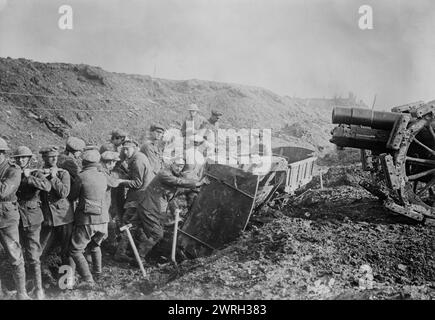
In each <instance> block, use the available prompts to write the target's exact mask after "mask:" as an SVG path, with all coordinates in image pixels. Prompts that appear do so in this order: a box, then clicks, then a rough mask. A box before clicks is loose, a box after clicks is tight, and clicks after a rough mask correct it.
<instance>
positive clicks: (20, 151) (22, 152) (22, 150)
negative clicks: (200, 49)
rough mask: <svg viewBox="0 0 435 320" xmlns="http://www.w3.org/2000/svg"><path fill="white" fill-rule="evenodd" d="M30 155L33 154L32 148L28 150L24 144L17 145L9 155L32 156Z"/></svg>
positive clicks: (13, 156)
mask: <svg viewBox="0 0 435 320" xmlns="http://www.w3.org/2000/svg"><path fill="white" fill-rule="evenodd" d="M32 156H33V153H32V150H30V149H29V148H27V147H26V146H19V147H18V148H16V149H15V150H14V154H13V155H11V157H12V158H17V157H32Z"/></svg>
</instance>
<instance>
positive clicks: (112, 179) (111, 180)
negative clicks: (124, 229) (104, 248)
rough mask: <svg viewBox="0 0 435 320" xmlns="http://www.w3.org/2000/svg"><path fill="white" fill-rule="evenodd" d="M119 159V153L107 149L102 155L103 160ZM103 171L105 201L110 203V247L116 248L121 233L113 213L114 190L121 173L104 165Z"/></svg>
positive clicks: (108, 241) (108, 240)
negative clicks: (105, 186) (105, 185)
mask: <svg viewBox="0 0 435 320" xmlns="http://www.w3.org/2000/svg"><path fill="white" fill-rule="evenodd" d="M110 160H113V161H118V160H119V157H118V153H116V152H111V151H106V152H104V153H103V154H102V155H101V161H110ZM101 172H102V173H104V175H105V176H106V179H107V189H106V196H105V203H106V204H108V205H109V223H108V236H107V241H106V243H108V246H109V247H112V248H116V246H117V241H116V238H117V235H118V233H119V226H118V225H117V219H116V215H113V214H112V213H113V211H112V210H113V205H112V192H113V190H114V189H115V188H117V187H118V185H119V175H118V173H117V172H114V171H113V170H112V171H109V170H108V169H107V168H105V167H104V166H102V167H101Z"/></svg>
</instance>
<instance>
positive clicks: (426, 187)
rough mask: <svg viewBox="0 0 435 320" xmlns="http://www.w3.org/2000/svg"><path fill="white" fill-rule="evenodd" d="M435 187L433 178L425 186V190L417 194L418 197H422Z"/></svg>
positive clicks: (434, 178)
mask: <svg viewBox="0 0 435 320" xmlns="http://www.w3.org/2000/svg"><path fill="white" fill-rule="evenodd" d="M433 185H435V177H433V178H432V179H431V180H430V181H429V182H428V183H427V184H426V185H425V186H424V188H423V189H421V190H420V191H418V192H417V195H418V196H419V195H421V194H423V193H424V192H426V191H427V190H429V189H430V188H431V187H432V186H433Z"/></svg>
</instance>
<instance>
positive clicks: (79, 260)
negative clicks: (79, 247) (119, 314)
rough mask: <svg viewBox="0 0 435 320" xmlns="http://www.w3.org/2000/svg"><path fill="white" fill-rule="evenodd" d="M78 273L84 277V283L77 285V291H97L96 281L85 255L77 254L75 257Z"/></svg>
mask: <svg viewBox="0 0 435 320" xmlns="http://www.w3.org/2000/svg"><path fill="white" fill-rule="evenodd" d="M72 257H73V259H74V262H75V265H76V269H77V272H78V273H79V275H80V276H81V277H82V282H81V283H79V284H78V285H77V289H84V290H93V289H95V281H94V278H93V277H92V274H91V271H90V270H89V264H88V262H87V261H86V258H85V256H84V255H83V254H81V253H77V254H74V255H73V256H72Z"/></svg>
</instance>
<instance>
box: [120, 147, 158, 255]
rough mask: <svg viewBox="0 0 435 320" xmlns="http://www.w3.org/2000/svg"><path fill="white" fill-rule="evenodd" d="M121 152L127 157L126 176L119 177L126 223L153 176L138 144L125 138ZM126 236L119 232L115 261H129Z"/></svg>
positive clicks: (123, 218) (133, 213)
mask: <svg viewBox="0 0 435 320" xmlns="http://www.w3.org/2000/svg"><path fill="white" fill-rule="evenodd" d="M122 147H123V152H124V153H125V155H126V158H127V165H128V178H127V179H121V180H120V185H121V186H125V187H127V188H129V189H128V191H127V198H126V200H125V205H124V209H125V211H124V214H123V217H122V223H123V224H124V223H128V221H130V220H131V219H132V218H133V217H134V216H135V215H136V210H137V204H138V201H140V200H141V199H142V198H143V194H144V192H145V190H146V188H147V187H148V185H149V183H150V182H151V180H152V179H153V178H154V176H155V175H154V172H153V171H152V168H151V164H150V162H149V161H148V158H147V157H146V156H145V155H144V154H143V153H142V152H140V151H139V150H138V144H137V142H136V141H133V140H125V141H124V143H123V144H122ZM127 247H128V238H127V235H126V234H125V233H121V240H120V242H119V244H118V248H117V250H116V253H115V256H114V259H115V260H117V261H127V262H131V259H130V257H128V256H127V254H126V250H127Z"/></svg>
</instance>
